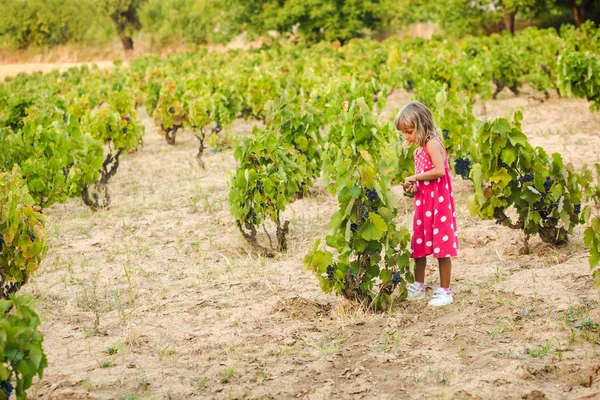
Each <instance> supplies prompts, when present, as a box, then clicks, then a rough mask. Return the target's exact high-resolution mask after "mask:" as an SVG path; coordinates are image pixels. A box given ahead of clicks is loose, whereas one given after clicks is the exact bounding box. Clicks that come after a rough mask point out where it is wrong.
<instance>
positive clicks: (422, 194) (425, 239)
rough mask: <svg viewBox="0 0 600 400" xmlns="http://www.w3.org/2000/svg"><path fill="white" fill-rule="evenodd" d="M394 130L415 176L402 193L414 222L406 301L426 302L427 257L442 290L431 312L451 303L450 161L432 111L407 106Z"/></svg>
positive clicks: (454, 247)
mask: <svg viewBox="0 0 600 400" xmlns="http://www.w3.org/2000/svg"><path fill="white" fill-rule="evenodd" d="M395 125H396V129H398V130H399V131H401V132H402V134H403V135H404V140H406V142H408V143H409V144H411V145H416V146H418V147H417V149H416V150H415V175H413V176H409V177H408V178H406V180H405V181H404V183H403V184H402V185H403V186H404V189H405V190H406V191H407V192H408V193H413V194H414V195H415V198H414V216H413V235H412V240H411V246H410V251H411V257H412V258H414V259H415V282H414V283H412V284H410V285H409V286H408V300H420V299H424V298H425V288H426V286H425V267H426V266H427V259H426V257H427V256H430V255H433V256H434V257H435V258H437V259H438V263H439V268H440V286H441V287H440V288H438V289H436V290H435V291H434V292H433V297H432V298H431V300H430V301H429V305H431V306H445V305H448V304H450V303H452V301H453V299H452V292H451V291H450V272H451V269H452V261H451V259H450V257H456V256H457V255H458V253H459V250H458V232H457V230H456V213H455V209H454V198H453V196H454V194H453V193H452V182H451V181H450V168H449V167H448V155H447V153H446V149H445V148H444V146H443V145H442V141H441V139H440V136H439V132H438V129H437V127H436V126H435V122H434V120H433V114H432V113H431V110H429V108H427V107H426V106H425V105H423V104H422V103H419V102H411V103H409V104H407V105H406V106H405V107H404V108H403V109H402V110H400V112H399V113H398V115H397V116H396V121H395Z"/></svg>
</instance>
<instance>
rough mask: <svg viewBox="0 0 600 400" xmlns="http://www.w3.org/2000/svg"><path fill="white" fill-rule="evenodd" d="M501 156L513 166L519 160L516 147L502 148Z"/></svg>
mask: <svg viewBox="0 0 600 400" xmlns="http://www.w3.org/2000/svg"><path fill="white" fill-rule="evenodd" d="M500 158H501V159H502V161H503V162H505V163H506V164H507V165H508V166H512V165H513V163H514V162H515V161H516V160H517V151H516V150H515V149H514V148H510V147H506V148H504V149H503V150H502V153H500Z"/></svg>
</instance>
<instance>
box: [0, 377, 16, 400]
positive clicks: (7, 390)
mask: <svg viewBox="0 0 600 400" xmlns="http://www.w3.org/2000/svg"><path fill="white" fill-rule="evenodd" d="M0 390H2V391H3V392H4V394H5V395H6V398H7V399H8V398H9V397H10V395H11V393H12V391H13V385H12V383H10V382H9V381H2V382H1V383H0Z"/></svg>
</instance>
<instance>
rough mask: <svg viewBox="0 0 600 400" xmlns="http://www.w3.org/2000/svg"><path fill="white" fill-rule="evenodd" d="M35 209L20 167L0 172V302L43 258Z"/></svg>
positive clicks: (43, 236) (43, 242)
mask: <svg viewBox="0 0 600 400" xmlns="http://www.w3.org/2000/svg"><path fill="white" fill-rule="evenodd" d="M34 205H35V203H34V200H33V198H32V197H31V196H30V195H29V192H28V190H27V185H26V183H25V182H24V181H23V178H22V176H21V170H20V169H19V167H15V168H14V169H13V170H12V172H0V297H1V298H5V299H6V298H8V296H9V294H11V293H15V292H16V291H17V290H19V289H20V288H21V286H23V285H24V284H25V283H27V281H28V280H29V277H30V276H31V274H33V272H35V271H36V270H37V268H38V267H39V265H40V263H41V261H42V259H43V258H44V256H45V255H46V251H47V249H48V248H47V246H46V231H45V229H44V223H45V222H46V218H45V217H44V216H43V215H42V214H40V213H39V212H36V211H34ZM3 379H5V378H3Z"/></svg>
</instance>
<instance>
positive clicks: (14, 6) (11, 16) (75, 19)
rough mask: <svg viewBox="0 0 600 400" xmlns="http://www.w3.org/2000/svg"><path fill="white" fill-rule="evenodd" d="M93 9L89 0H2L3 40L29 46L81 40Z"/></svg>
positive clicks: (0, 40) (0, 32)
mask: <svg viewBox="0 0 600 400" xmlns="http://www.w3.org/2000/svg"><path fill="white" fill-rule="evenodd" d="M92 10H93V8H92V5H91V3H90V1H89V0H82V1H80V2H78V1H76V0H0V15H2V18H0V44H2V45H4V46H6V47H13V48H18V49H26V48H29V47H31V46H34V47H49V46H56V45H61V44H65V43H67V42H80V41H82V40H83V39H84V37H85V33H86V30H87V29H88V27H89V26H90V25H91V24H92V19H93V13H92Z"/></svg>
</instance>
